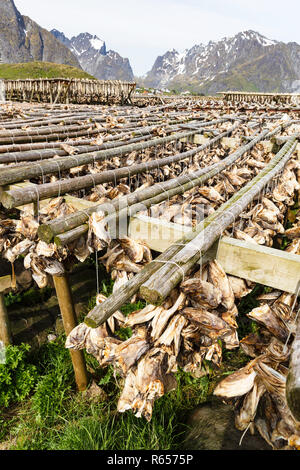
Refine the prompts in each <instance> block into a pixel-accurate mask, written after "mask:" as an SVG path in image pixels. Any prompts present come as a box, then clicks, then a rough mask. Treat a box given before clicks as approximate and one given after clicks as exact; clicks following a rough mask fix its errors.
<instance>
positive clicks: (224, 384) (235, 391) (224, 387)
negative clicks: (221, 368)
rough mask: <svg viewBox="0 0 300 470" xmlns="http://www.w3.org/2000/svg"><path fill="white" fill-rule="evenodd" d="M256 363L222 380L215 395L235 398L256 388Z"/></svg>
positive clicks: (251, 363) (252, 362)
mask: <svg viewBox="0 0 300 470" xmlns="http://www.w3.org/2000/svg"><path fill="white" fill-rule="evenodd" d="M253 366H254V361H251V362H250V363H249V364H248V365H247V366H246V367H243V368H242V369H240V370H238V371H237V372H234V373H233V374H231V375H229V376H228V377H226V378H225V379H224V380H222V381H221V382H220V383H219V384H218V385H217V387H216V388H215V390H214V395H216V396H218V397H223V398H234V397H240V396H243V395H246V393H248V392H250V390H252V388H253V386H254V380H255V378H256V376H257V373H256V371H255V370H254V367H253Z"/></svg>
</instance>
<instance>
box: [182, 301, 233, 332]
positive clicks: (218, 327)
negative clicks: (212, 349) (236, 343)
mask: <svg viewBox="0 0 300 470" xmlns="http://www.w3.org/2000/svg"><path fill="white" fill-rule="evenodd" d="M181 313H182V315H183V316H184V317H186V318H187V319H188V320H189V321H191V322H192V323H194V324H196V325H197V327H198V328H199V329H200V331H202V332H203V333H204V334H205V335H207V336H209V337H210V338H212V339H217V338H220V337H222V336H223V335H226V334H227V333H230V332H231V328H230V327H229V325H228V324H227V323H226V322H225V321H224V320H222V318H219V317H218V315H216V314H214V313H211V312H208V311H207V310H205V309H200V308H190V307H187V308H185V309H184V310H182V312H181Z"/></svg>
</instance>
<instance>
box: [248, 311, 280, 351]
mask: <svg viewBox="0 0 300 470" xmlns="http://www.w3.org/2000/svg"><path fill="white" fill-rule="evenodd" d="M247 316H248V317H249V318H250V319H251V320H255V321H257V322H258V323H260V324H262V325H264V326H265V327H266V328H267V329H268V330H269V331H270V332H271V333H272V334H273V335H274V336H275V337H276V338H278V339H279V340H280V341H282V342H283V343H285V342H286V340H287V337H288V335H289V331H288V329H287V327H286V325H285V324H284V323H283V321H282V320H280V318H278V317H277V316H276V315H275V314H274V313H273V311H272V309H271V308H270V306H269V305H268V304H265V305H262V306H260V307H257V308H254V309H253V310H252V311H251V312H250V313H248V314H247Z"/></svg>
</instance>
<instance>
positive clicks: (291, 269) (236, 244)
mask: <svg viewBox="0 0 300 470" xmlns="http://www.w3.org/2000/svg"><path fill="white" fill-rule="evenodd" d="M217 260H218V261H219V263H220V264H221V265H222V267H223V269H224V270H225V272H226V273H227V274H231V275H233V276H238V277H241V278H243V279H247V280H249V281H253V282H257V283H259V284H262V285H264V286H268V287H273V288H274V289H279V290H282V291H284V292H289V293H290V294H294V293H295V292H296V289H297V285H298V282H299V279H300V256H299V255H295V254H292V253H287V252H285V251H281V250H276V249H274V248H269V247H266V246H262V245H256V244H255V243H248V242H245V241H241V240H236V239H234V238H228V237H224V238H222V239H221V240H220V243H219V248H218V253H217Z"/></svg>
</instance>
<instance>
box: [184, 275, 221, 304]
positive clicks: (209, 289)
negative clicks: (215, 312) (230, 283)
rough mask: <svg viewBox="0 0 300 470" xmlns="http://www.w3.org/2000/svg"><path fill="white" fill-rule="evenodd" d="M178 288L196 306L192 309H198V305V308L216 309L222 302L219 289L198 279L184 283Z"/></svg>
mask: <svg viewBox="0 0 300 470" xmlns="http://www.w3.org/2000/svg"><path fill="white" fill-rule="evenodd" d="M180 288H181V290H182V291H183V292H184V293H185V294H186V295H189V296H190V297H191V298H192V299H193V301H194V302H195V304H196V305H193V306H194V307H198V304H199V306H202V307H206V308H216V307H218V306H219V305H220V303H221V300H222V292H221V290H220V289H219V288H217V287H215V286H214V285H213V284H211V283H210V282H205V281H202V280H201V279H199V278H193V279H188V280H186V281H184V282H183V283H182V284H181V286H180Z"/></svg>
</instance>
